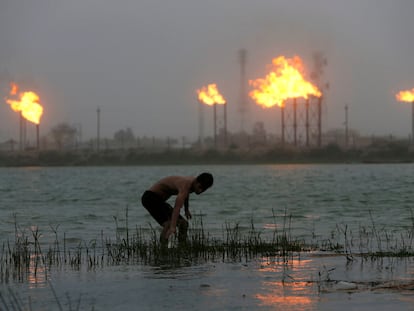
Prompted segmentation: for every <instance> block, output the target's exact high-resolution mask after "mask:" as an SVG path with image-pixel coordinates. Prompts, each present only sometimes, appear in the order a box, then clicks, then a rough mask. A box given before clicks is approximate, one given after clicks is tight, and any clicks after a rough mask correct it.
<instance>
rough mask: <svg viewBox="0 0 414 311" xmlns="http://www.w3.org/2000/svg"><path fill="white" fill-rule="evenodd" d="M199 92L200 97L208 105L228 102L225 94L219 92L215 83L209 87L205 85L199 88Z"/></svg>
mask: <svg viewBox="0 0 414 311" xmlns="http://www.w3.org/2000/svg"><path fill="white" fill-rule="evenodd" d="M197 93H198V99H199V100H200V101H201V102H202V103H204V104H206V105H210V106H212V105H214V104H220V105H224V104H225V103H226V100H225V99H224V97H223V95H221V94H220V93H219V91H218V89H217V85H216V84H215V83H213V84H209V85H207V87H205V86H203V87H202V88H201V89H199V90H197Z"/></svg>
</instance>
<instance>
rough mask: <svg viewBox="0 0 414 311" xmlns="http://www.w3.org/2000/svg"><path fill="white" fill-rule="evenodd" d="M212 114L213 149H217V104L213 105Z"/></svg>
mask: <svg viewBox="0 0 414 311" xmlns="http://www.w3.org/2000/svg"><path fill="white" fill-rule="evenodd" d="M213 113H214V148H217V104H214V105H213Z"/></svg>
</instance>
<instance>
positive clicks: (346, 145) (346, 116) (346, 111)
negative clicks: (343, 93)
mask: <svg viewBox="0 0 414 311" xmlns="http://www.w3.org/2000/svg"><path fill="white" fill-rule="evenodd" d="M345 147H346V148H348V105H345Z"/></svg>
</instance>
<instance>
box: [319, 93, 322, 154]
mask: <svg viewBox="0 0 414 311" xmlns="http://www.w3.org/2000/svg"><path fill="white" fill-rule="evenodd" d="M321 146H322V96H321V97H319V100H318V147H321Z"/></svg>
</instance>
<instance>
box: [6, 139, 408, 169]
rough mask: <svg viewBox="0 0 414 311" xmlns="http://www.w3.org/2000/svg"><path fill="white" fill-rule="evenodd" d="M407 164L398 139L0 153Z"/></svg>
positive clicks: (103, 159) (64, 160) (105, 160)
mask: <svg viewBox="0 0 414 311" xmlns="http://www.w3.org/2000/svg"><path fill="white" fill-rule="evenodd" d="M352 162H355V163H410V162H414V149H413V148H412V146H410V145H407V144H406V143H405V144H404V143H401V142H388V143H386V144H373V145H371V146H368V147H365V148H359V149H355V148H349V149H343V148H340V147H339V146H338V145H336V144H329V145H326V146H323V147H321V148H296V147H293V146H278V147H275V148H268V149H257V148H251V149H246V150H239V149H231V148H230V149H226V150H218V149H207V150H200V149H184V148H183V149H166V150H163V151H159V150H158V151H151V150H141V149H119V150H114V149H107V150H100V151H96V150H67V151H57V150H50V151H42V150H40V151H34V150H31V151H14V152H10V151H8V152H0V166H3V167H7V166H16V167H19V166H100V165H102V166H103V165H186V164H277V163H352Z"/></svg>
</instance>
